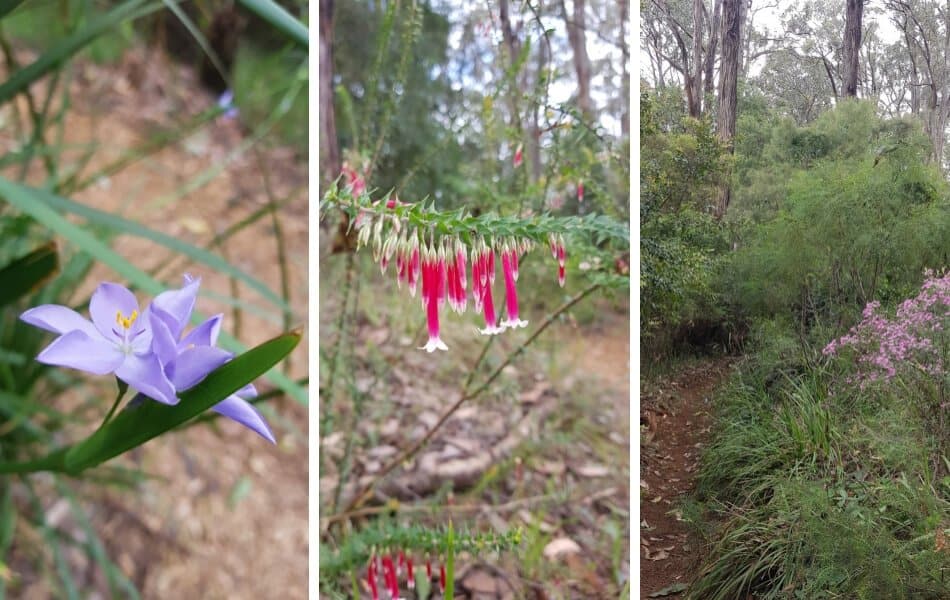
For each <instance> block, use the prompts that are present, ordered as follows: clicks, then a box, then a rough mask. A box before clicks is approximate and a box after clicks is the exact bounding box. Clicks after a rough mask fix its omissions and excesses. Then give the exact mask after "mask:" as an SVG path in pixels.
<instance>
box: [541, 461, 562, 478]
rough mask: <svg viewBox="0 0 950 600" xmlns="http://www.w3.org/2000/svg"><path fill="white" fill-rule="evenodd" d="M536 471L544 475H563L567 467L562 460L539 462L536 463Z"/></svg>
mask: <svg viewBox="0 0 950 600" xmlns="http://www.w3.org/2000/svg"><path fill="white" fill-rule="evenodd" d="M534 470H535V471H537V472H539V473H543V474H544V475H563V474H564V470H565V467H564V462H563V461H560V460H539V461H537V462H536V463H534Z"/></svg>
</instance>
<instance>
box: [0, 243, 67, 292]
mask: <svg viewBox="0 0 950 600" xmlns="http://www.w3.org/2000/svg"><path fill="white" fill-rule="evenodd" d="M58 268H59V257H58V256H57V254H56V244H54V243H53V242H50V243H48V244H45V245H43V246H40V247H39V248H37V249H36V250H33V251H32V252H30V253H29V254H26V255H24V256H21V257H20V258H18V259H16V260H14V261H13V262H11V263H10V264H8V265H7V266H5V267H3V269H0V306H4V305H6V304H10V303H11V302H13V301H15V300H17V299H18V298H20V297H21V296H25V295H26V294H28V293H30V292H31V291H33V290H35V289H36V288H37V287H39V286H40V285H41V284H42V283H43V282H44V281H46V280H47V279H49V278H50V277H52V275H53V274H54V273H55V272H56V270H57V269H58Z"/></svg>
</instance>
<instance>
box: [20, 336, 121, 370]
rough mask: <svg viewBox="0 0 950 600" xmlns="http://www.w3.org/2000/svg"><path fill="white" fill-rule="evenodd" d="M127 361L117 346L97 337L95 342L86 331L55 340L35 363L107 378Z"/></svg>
mask: <svg viewBox="0 0 950 600" xmlns="http://www.w3.org/2000/svg"><path fill="white" fill-rule="evenodd" d="M124 358H125V355H124V354H123V353H122V351H121V350H119V349H118V348H117V347H116V346H115V344H111V343H109V342H107V341H105V340H103V339H102V338H101V337H98V334H97V337H95V338H93V337H90V336H89V335H88V334H86V333H85V332H84V331H70V332H69V333H67V334H65V335H62V336H60V337H58V338H56V339H55V340H53V343H52V344H50V345H49V346H47V347H46V349H45V350H43V351H42V352H40V355H39V356H37V357H36V360H38V361H39V362H41V363H43V364H47V365H56V366H58V367H69V368H70V369H79V370H80V371H87V372H89V373H95V374H96V375H105V374H106V373H112V372H113V371H115V370H116V369H117V368H119V365H121V364H122V360H123V359H124Z"/></svg>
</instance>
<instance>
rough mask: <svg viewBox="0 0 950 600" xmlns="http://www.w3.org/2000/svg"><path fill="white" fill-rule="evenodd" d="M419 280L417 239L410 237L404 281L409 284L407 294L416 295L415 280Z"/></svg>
mask: <svg viewBox="0 0 950 600" xmlns="http://www.w3.org/2000/svg"><path fill="white" fill-rule="evenodd" d="M418 281H419V240H418V239H416V238H413V239H412V242H411V243H410V246H409V253H408V263H407V265H406V283H407V284H408V285H409V295H410V296H412V297H413V298H415V297H416V282H418Z"/></svg>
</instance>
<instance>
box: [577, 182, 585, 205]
mask: <svg viewBox="0 0 950 600" xmlns="http://www.w3.org/2000/svg"><path fill="white" fill-rule="evenodd" d="M577 201H578V202H583V201H584V181H583V180H580V181H578V182H577Z"/></svg>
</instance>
